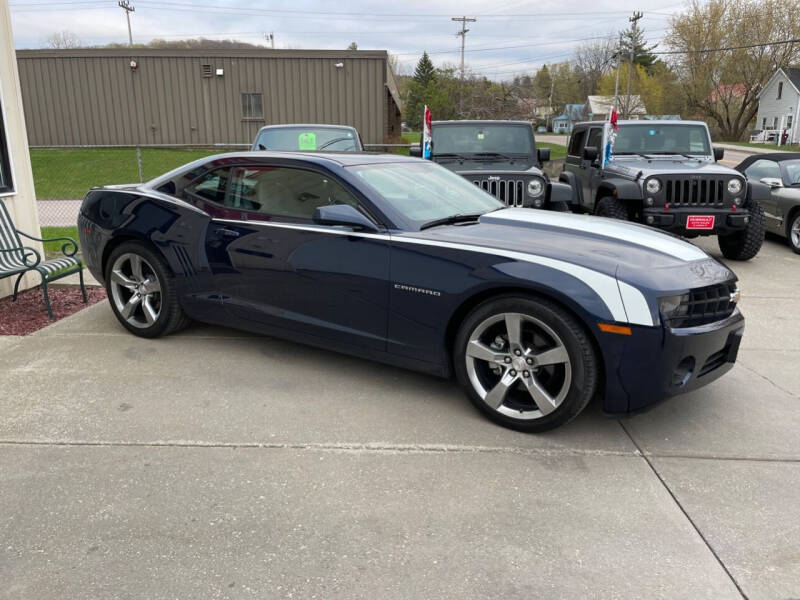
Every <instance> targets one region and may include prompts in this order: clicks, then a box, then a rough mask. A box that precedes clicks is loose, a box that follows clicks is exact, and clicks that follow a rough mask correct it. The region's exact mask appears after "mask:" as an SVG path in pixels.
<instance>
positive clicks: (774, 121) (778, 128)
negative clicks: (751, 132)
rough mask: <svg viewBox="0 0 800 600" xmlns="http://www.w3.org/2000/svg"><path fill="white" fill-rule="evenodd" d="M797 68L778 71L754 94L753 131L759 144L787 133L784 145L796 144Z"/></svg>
mask: <svg viewBox="0 0 800 600" xmlns="http://www.w3.org/2000/svg"><path fill="white" fill-rule="evenodd" d="M799 114H800V68H797V67H794V68H788V69H778V70H777V71H775V74H774V75H773V76H772V77H770V78H769V81H767V83H766V84H765V85H764V87H763V88H761V92H759V94H758V116H757V117H756V129H757V130H760V131H761V132H762V133H761V134H759V135H758V138H759V141H767V139H769V138H770V137H771V138H772V141H777V140H778V136H779V135H782V134H783V131H784V130H785V131H786V133H787V141H788V143H798V142H800V130H798V125H797V120H798V115H799Z"/></svg>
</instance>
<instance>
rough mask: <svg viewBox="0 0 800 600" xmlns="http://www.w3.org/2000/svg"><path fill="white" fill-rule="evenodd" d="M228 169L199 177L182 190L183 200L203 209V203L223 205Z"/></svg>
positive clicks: (228, 174) (228, 176) (210, 172)
mask: <svg viewBox="0 0 800 600" xmlns="http://www.w3.org/2000/svg"><path fill="white" fill-rule="evenodd" d="M229 178H230V169H228V168H224V169H216V170H214V171H208V172H207V173H205V174H203V175H201V176H200V177H198V178H197V179H195V180H194V181H192V182H191V183H190V184H189V185H187V186H186V187H185V188H183V198H184V200H187V201H189V202H192V203H193V204H199V208H203V205H204V204H205V202H204V201H209V202H214V203H215V204H223V203H224V202H225V194H226V192H227V189H228V179H229Z"/></svg>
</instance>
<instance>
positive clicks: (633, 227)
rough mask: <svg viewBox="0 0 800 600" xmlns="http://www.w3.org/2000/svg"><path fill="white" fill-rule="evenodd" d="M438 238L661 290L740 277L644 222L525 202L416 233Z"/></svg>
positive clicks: (662, 292)
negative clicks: (529, 205)
mask: <svg viewBox="0 0 800 600" xmlns="http://www.w3.org/2000/svg"><path fill="white" fill-rule="evenodd" d="M408 235H412V236H414V237H422V238H426V239H429V240H431V241H432V242H434V243H437V242H439V243H449V244H458V245H459V246H460V245H467V246H470V247H471V248H469V249H472V250H480V249H481V248H486V250H487V252H489V253H492V251H493V250H498V251H504V252H506V253H508V252H512V253H515V254H517V253H519V254H529V255H533V256H536V257H541V258H546V259H552V260H557V261H562V262H567V263H571V264H573V265H577V266H580V267H584V268H588V269H590V270H593V271H596V272H599V273H603V274H605V275H609V276H612V277H616V278H617V279H618V280H620V281H623V282H625V283H628V284H630V285H633V286H635V287H637V288H638V289H640V290H642V291H652V292H654V293H657V295H668V294H671V293H682V292H684V291H686V290H689V289H693V288H697V287H703V286H707V285H712V284H715V283H720V282H723V281H729V280H731V279H735V275H734V274H733V273H732V272H731V271H730V270H729V269H728V268H727V267H726V266H724V265H722V264H721V263H719V262H717V261H716V260H714V259H713V258H711V257H710V256H709V255H708V254H706V253H705V252H704V251H703V250H701V249H700V248H697V247H696V246H694V245H693V244H690V243H688V242H686V241H684V240H682V239H680V238H678V237H676V236H672V235H670V234H666V233H663V232H660V231H657V230H655V229H651V228H649V227H646V226H644V225H637V224H634V223H626V222H623V221H617V220H614V219H607V218H604V217H594V216H586V215H574V214H571V213H560V212H553V211H544V210H534V209H526V208H506V209H500V210H497V211H493V212H491V213H487V214H485V215H483V216H482V217H481V218H480V219H479V221H478V222H477V223H475V224H460V225H445V226H441V227H433V228H431V229H426V230H423V231H420V232H417V233H414V234H408Z"/></svg>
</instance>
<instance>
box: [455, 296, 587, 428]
mask: <svg viewBox="0 0 800 600" xmlns="http://www.w3.org/2000/svg"><path fill="white" fill-rule="evenodd" d="M455 361H456V363H455V370H456V375H457V377H458V379H459V382H460V383H461V384H462V387H464V388H465V391H467V393H468V395H469V396H470V399H471V400H472V401H473V403H474V404H475V405H476V406H477V407H478V408H479V409H480V410H481V411H482V412H484V413H485V414H486V415H487V416H489V418H491V419H492V420H494V421H495V422H498V423H500V424H501V425H505V426H507V427H512V428H514V429H520V430H523V431H544V430H546V429H552V428H553V427H557V426H559V425H562V424H564V423H566V422H567V421H569V420H570V419H572V418H573V417H574V416H576V415H577V414H578V413H579V412H580V411H581V410H582V409H583V408H584V406H586V404H587V403H588V402H589V400H590V399H591V398H592V396H593V395H594V390H595V387H596V381H597V372H596V369H597V367H596V364H597V361H596V359H595V356H594V349H593V346H592V344H591V342H590V340H589V339H588V337H587V335H586V333H585V331H584V329H583V327H581V325H580V324H579V323H578V322H577V321H576V319H575V318H574V317H573V316H572V315H570V314H569V313H567V312H566V311H565V310H564V309H562V308H561V307H559V306H557V305H555V304H553V303H551V302H549V301H547V300H544V299H542V300H535V301H534V300H533V299H527V298H519V297H504V298H500V299H498V300H494V301H491V302H488V303H485V304H482V305H481V306H479V307H478V308H477V309H475V310H474V311H473V313H472V314H470V315H469V316H468V317H467V319H466V320H465V322H464V324H463V325H462V328H461V331H460V332H459V335H458V338H457V341H456V352H455Z"/></svg>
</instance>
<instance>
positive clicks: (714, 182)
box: [664, 178, 727, 206]
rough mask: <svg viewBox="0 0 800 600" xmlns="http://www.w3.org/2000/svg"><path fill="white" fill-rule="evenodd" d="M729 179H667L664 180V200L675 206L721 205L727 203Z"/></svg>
mask: <svg viewBox="0 0 800 600" xmlns="http://www.w3.org/2000/svg"><path fill="white" fill-rule="evenodd" d="M726 185H727V180H726V179H724V178H722V179H717V178H707V179H686V178H680V179H667V180H665V181H664V202H666V203H667V204H673V205H675V206H721V205H722V204H724V203H725V191H726V187H725V186H726Z"/></svg>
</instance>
